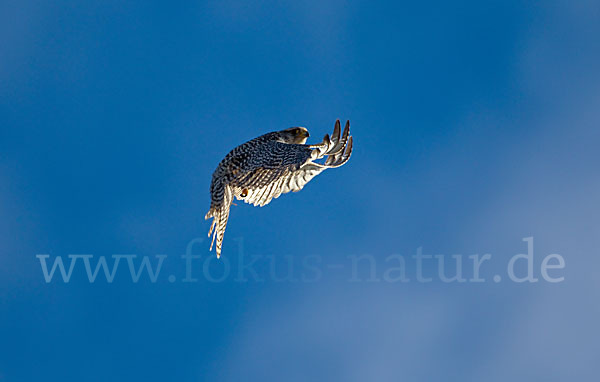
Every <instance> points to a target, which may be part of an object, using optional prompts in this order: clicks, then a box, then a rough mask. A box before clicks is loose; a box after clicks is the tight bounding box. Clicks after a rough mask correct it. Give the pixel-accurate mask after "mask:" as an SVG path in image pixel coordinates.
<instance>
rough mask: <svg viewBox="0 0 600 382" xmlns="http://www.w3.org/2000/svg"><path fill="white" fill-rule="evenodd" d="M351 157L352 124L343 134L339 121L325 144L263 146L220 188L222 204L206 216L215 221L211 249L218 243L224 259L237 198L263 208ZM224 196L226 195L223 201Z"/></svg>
mask: <svg viewBox="0 0 600 382" xmlns="http://www.w3.org/2000/svg"><path fill="white" fill-rule="evenodd" d="M351 154H352V136H350V123H349V122H346V126H345V128H344V131H343V133H341V128H340V121H339V120H337V121H336V123H335V127H334V129H333V134H332V135H331V137H330V136H329V135H328V134H327V135H325V137H324V138H323V142H321V143H319V144H316V145H302V144H288V143H282V142H278V141H268V142H263V143H261V144H260V145H259V146H258V147H257V148H256V151H255V152H254V153H253V155H252V156H251V157H250V158H249V159H248V160H247V161H246V162H245V163H244V165H243V168H241V167H237V168H236V171H235V174H233V175H232V176H231V178H230V179H229V180H228V182H226V184H220V185H219V186H218V187H217V191H218V193H219V199H220V200H222V203H219V204H218V205H215V206H211V209H210V210H209V211H208V213H207V214H206V216H205V219H209V218H213V221H212V224H211V226H210V230H209V232H208V236H209V237H210V236H211V234H212V235H213V238H212V243H211V246H210V249H211V250H212V247H213V244H214V243H215V239H216V242H217V246H216V251H217V257H220V255H221V246H222V243H223V235H224V233H225V228H226V226H227V220H228V218H229V208H230V206H231V203H232V202H233V198H236V199H238V200H243V201H244V202H246V203H250V204H253V205H255V206H261V207H262V206H264V205H266V204H269V203H270V202H271V200H273V199H276V198H278V197H279V196H280V195H281V194H285V193H287V192H290V191H293V192H297V191H300V190H301V189H302V188H303V187H304V186H305V185H306V183H308V182H309V181H310V180H311V179H312V178H314V177H315V176H317V175H318V174H319V173H321V172H322V171H323V170H326V169H328V168H334V167H339V166H342V165H343V164H345V163H346V162H347V161H348V159H350V155H351ZM323 158H326V159H325V161H324V162H323V163H319V162H317V161H318V160H320V159H323ZM220 194H223V196H222V199H221V196H220Z"/></svg>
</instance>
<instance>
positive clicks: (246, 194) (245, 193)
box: [240, 188, 248, 198]
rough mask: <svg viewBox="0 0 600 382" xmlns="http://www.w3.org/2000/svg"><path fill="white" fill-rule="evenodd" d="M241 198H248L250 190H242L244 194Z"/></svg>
mask: <svg viewBox="0 0 600 382" xmlns="http://www.w3.org/2000/svg"><path fill="white" fill-rule="evenodd" d="M240 196H241V197H242V198H245V197H246V196H248V190H247V189H245V188H244V189H243V190H242V193H241V194H240Z"/></svg>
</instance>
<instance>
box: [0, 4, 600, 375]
mask: <svg viewBox="0 0 600 382" xmlns="http://www.w3.org/2000/svg"><path fill="white" fill-rule="evenodd" d="M0 36H2V37H1V40H0V41H1V44H0V214H1V216H2V217H3V218H2V219H0V324H1V325H0V338H1V342H2V345H3V346H1V347H0V380H7V381H19V380H35V379H42V378H43V379H47V380H63V381H70V380H73V381H76V380H77V381H79V380H82V379H84V380H89V381H96V380H97V381H105V380H141V379H144V380H165V379H167V380H186V381H187V380H200V381H234V380H240V379H241V380H251V381H252V380H287V381H295V380H298V381H300V380H324V379H325V378H327V379H329V380H348V381H364V380H401V379H404V380H431V379H444V380H487V381H496V380H498V381H501V380H502V381H504V380H566V379H572V378H573V377H574V376H576V377H577V379H578V380H595V379H596V378H595V377H596V376H597V374H598V372H599V370H598V362H597V357H598V350H599V349H598V344H597V342H598V338H599V336H600V331H599V329H598V326H597V322H598V321H599V319H600V307H599V305H598V301H599V298H600V294H599V292H598V291H599V290H600V288H599V285H598V270H599V269H600V260H599V258H600V257H599V255H600V254H599V253H598V248H599V244H600V243H598V237H599V236H600V235H599V230H600V224H599V220H598V212H599V210H598V207H599V202H600V199H599V195H600V178H599V177H598V163H599V160H600V154H599V151H598V149H597V146H598V141H599V138H600V130H599V129H598V126H599V124H600V113H599V110H600V77H599V76H598V69H597V68H598V67H600V39H599V38H598V36H600V6H599V5H598V3H597V2H594V1H581V2H568V1H549V2H543V3H541V2H522V1H489V2H479V1H477V2H476V1H466V2H460V3H456V2H453V3H448V2H433V3H423V4H418V3H401V2H367V1H362V2H344V1H330V2H326V3H322V4H318V5H317V4H316V3H314V2H298V1H295V2H281V1H279V2H276V1H255V2H242V1H218V2H180V3H178V4H167V3H166V2H160V3H159V2H148V1H144V2H141V1H138V2H119V1H103V2H93V1H88V2H85V4H83V3H81V2H75V1H57V2H43V1H19V2H3V3H2V4H1V5H0ZM337 118H340V119H342V120H345V119H349V120H350V121H351V124H352V134H353V136H354V139H355V150H354V153H353V157H352V158H351V160H350V162H349V163H348V164H347V165H346V166H344V167H342V168H340V169H337V170H332V171H326V172H325V173H324V174H322V175H320V176H319V177H317V178H316V179H315V180H313V181H312V182H311V183H310V184H308V185H307V186H306V187H305V189H304V190H303V191H302V192H300V193H297V194H292V195H284V196H282V197H281V198H279V199H277V200H275V201H273V202H272V203H271V204H269V205H268V206H266V207H264V208H253V207H250V206H248V205H245V204H243V203H238V205H237V206H234V207H233V208H232V214H231V218H230V222H229V226H228V229H227V232H226V235H225V243H224V247H223V256H224V257H225V258H227V261H229V262H230V264H231V265H232V266H235V264H237V262H238V255H239V250H238V244H239V240H243V253H244V256H246V258H251V257H252V256H257V255H262V256H275V257H276V258H277V259H281V258H284V256H291V258H292V259H294V261H297V262H301V261H302V260H305V259H306V258H307V257H308V256H320V258H321V259H322V261H323V262H324V263H331V264H334V263H340V264H346V265H347V264H348V262H347V256H352V255H370V256H372V257H373V258H374V259H376V261H377V264H378V265H379V266H381V264H383V263H384V261H385V259H386V257H387V256H389V255H392V254H402V255H405V256H407V257H410V255H412V254H414V253H415V251H416V249H417V248H418V247H422V248H423V251H424V252H425V253H428V254H444V255H447V256H450V255H452V254H463V255H464V256H468V255H472V254H483V253H491V254H492V255H493V256H494V257H493V261H491V262H490V263H489V268H487V269H486V272H485V275H486V276H487V277H490V276H491V275H493V274H500V273H502V272H504V273H506V272H505V268H506V263H507V262H508V259H509V258H510V257H511V256H513V255H514V254H517V253H522V252H524V251H525V250H526V245H525V243H524V242H523V241H522V239H523V238H525V237H530V236H533V237H534V240H535V247H534V248H535V265H536V269H539V264H540V263H541V261H542V259H543V257H544V256H546V255H548V254H552V253H558V254H560V255H561V256H562V257H563V258H564V259H565V263H566V267H565V269H563V270H561V271H558V272H557V273H558V274H561V275H563V276H564V277H565V281H564V282H561V283H555V284H554V283H547V282H538V283H535V284H529V283H526V284H515V283H511V282H509V281H506V280H504V281H502V282H500V283H494V282H492V281H488V282H485V283H479V284H473V283H464V284H457V283H453V284H452V283H450V284H449V283H443V282H441V281H440V280H434V281H433V282H431V283H426V284H422V283H416V282H410V283H387V282H355V283H354V282H348V274H347V273H344V270H341V271H325V270H324V271H323V275H322V277H321V278H320V279H319V280H318V281H316V282H312V283H303V282H295V283H292V282H280V283H278V282H275V281H273V280H266V281H264V282H253V281H249V282H243V283H242V282H235V280H233V278H230V279H227V280H226V281H224V282H221V283H211V282H209V281H207V280H206V279H204V278H202V264H203V262H204V260H205V259H206V258H208V257H209V256H214V252H212V253H209V252H208V242H207V241H206V239H205V237H206V236H205V235H206V232H207V230H208V223H207V222H205V221H204V219H203V217H204V215H205V213H206V211H207V209H208V206H209V195H208V187H209V183H210V176H211V174H212V171H213V170H214V168H215V167H216V165H217V163H218V162H219V160H220V159H221V158H222V157H223V156H224V155H225V154H226V153H227V152H228V151H229V150H230V149H231V148H233V147H234V146H236V145H238V144H240V143H242V142H244V141H246V140H248V139H250V138H253V137H255V136H258V135H260V134H263V133H265V132H268V131H273V130H279V129H284V128H287V127H289V126H296V125H301V126H306V127H307V128H308V129H309V130H310V132H311V139H313V141H316V140H318V139H319V138H320V137H321V136H322V135H324V134H325V133H328V132H331V129H332V127H333V123H334V121H335V120H336V119H337ZM195 238H203V239H204V242H203V243H200V244H199V245H197V246H195V247H194V249H193V251H194V254H196V255H200V256H201V259H200V260H198V263H197V265H195V267H194V272H195V275H197V276H198V278H199V280H200V281H199V282H197V283H182V282H180V278H181V277H183V272H182V266H181V263H182V261H181V259H180V258H179V257H180V256H181V255H182V254H184V253H185V251H186V246H187V245H188V243H189V242H190V241H191V240H193V239H195ZM37 254H49V255H50V256H51V259H53V258H54V257H55V256H64V257H65V258H66V256H67V255H69V254H93V255H94V256H109V257H110V256H111V255H113V254H137V255H138V256H152V257H153V256H154V255H156V254H165V255H167V259H166V260H165V262H164V265H163V268H162V271H161V273H160V277H159V279H158V280H157V282H155V283H152V282H150V281H149V280H148V279H146V278H143V277H142V279H141V280H140V282H138V283H133V282H132V281H131V279H130V278H129V276H128V273H127V270H124V271H122V270H121V271H120V272H119V274H118V275H117V277H116V278H115V281H114V282H113V283H107V282H106V281H102V280H99V281H96V282H95V283H93V284H90V283H89V282H88V280H87V279H86V277H85V273H84V272H83V271H81V270H80V271H77V270H76V271H75V272H74V276H73V277H72V279H71V280H70V282H69V283H63V282H62V281H60V280H55V281H52V282H50V283H46V282H45V281H44V278H43V274H42V271H41V269H40V263H39V261H38V259H37V258H36V255H37ZM209 265H210V268H209V269H210V270H214V271H215V272H218V271H220V270H222V269H223V268H222V267H223V264H217V263H216V262H211V263H209ZM414 266H415V265H414V264H413V263H411V262H408V265H407V267H408V268H407V273H409V274H414V271H415V270H414ZM256 268H257V269H258V272H259V273H261V274H263V275H264V274H265V272H268V265H266V263H265V262H260V261H259V262H258V265H257V267H256ZM378 269H381V268H378ZM425 269H426V270H427V271H430V272H433V271H434V270H435V266H431V265H428V266H426V267H425ZM346 270H347V268H346ZM362 271H364V269H363V270H361V272H362ZM122 272H125V273H122ZM169 274H173V275H177V282H174V283H169V282H168V281H167V278H166V276H167V275H169ZM215 274H217V273H215ZM538 276H539V274H538Z"/></svg>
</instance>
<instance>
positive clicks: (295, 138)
mask: <svg viewBox="0 0 600 382" xmlns="http://www.w3.org/2000/svg"><path fill="white" fill-rule="evenodd" d="M309 136H310V134H308V130H307V129H306V127H290V128H289V129H285V130H281V131H280V132H279V139H278V141H280V142H283V143H296V144H304V143H306V138H308V137H309Z"/></svg>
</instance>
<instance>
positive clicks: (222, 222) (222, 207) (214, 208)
mask: <svg viewBox="0 0 600 382" xmlns="http://www.w3.org/2000/svg"><path fill="white" fill-rule="evenodd" d="M232 201H233V192H232V190H231V188H230V187H228V186H227V187H225V193H224V197H223V201H222V202H221V203H219V204H213V205H211V207H210V209H209V210H208V212H207V213H206V216H205V217H204V219H210V218H212V219H213V221H212V222H211V225H210V229H209V231H208V237H210V236H211V235H212V241H211V243H210V249H209V251H212V249H213V246H214V244H215V239H216V242H217V246H216V252H217V258H219V257H221V248H222V246H223V236H224V235H225V228H226V227H227V220H228V219H229V208H230V207H231V202H232Z"/></svg>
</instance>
